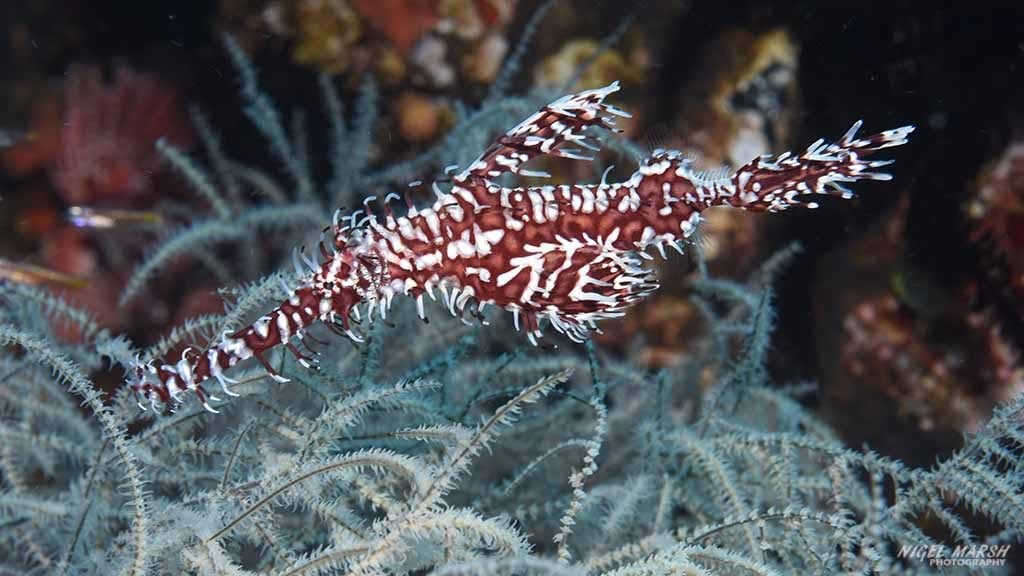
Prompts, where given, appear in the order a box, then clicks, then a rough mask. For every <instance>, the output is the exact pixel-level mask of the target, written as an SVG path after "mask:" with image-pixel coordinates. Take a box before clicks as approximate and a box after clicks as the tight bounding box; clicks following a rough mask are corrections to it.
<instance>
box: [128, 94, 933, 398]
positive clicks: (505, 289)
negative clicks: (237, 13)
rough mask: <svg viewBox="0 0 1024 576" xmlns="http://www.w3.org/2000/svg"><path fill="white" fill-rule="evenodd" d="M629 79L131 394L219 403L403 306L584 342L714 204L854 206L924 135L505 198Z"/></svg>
mask: <svg viewBox="0 0 1024 576" xmlns="http://www.w3.org/2000/svg"><path fill="white" fill-rule="evenodd" d="M616 90H618V83H614V84H611V85H609V86H607V87H605V88H601V89H596V90H589V91H585V92H580V93H577V94H570V95H567V96H565V97H563V98H560V99H559V100H556V101H555V102H552V103H550V104H548V105H547V106H545V107H543V108H542V109H540V110H539V111H538V112H536V113H535V114H533V115H532V116H530V117H529V118H527V119H526V120H524V121H523V122H521V123H520V124H519V125H517V126H516V127H514V128H512V129H511V130H510V131H508V132H507V133H506V134H505V135H503V136H502V137H500V138H499V139H498V140H497V141H496V142H494V143H493V144H492V145H491V146H490V147H489V148H488V149H487V150H486V151H484V153H483V154H481V156H480V157H479V158H478V159H477V160H475V161H474V162H472V163H471V164H470V165H469V166H468V167H467V168H466V169H465V170H463V171H462V172H460V173H458V174H456V175H454V176H453V178H452V185H451V188H450V189H449V190H448V191H442V190H441V189H440V188H438V187H437V186H435V188H434V190H435V194H436V198H435V200H434V202H433V203H432V204H431V205H430V206H427V207H422V208H416V207H415V206H413V205H411V204H410V205H409V207H408V210H407V211H406V212H405V213H404V214H402V215H396V213H395V211H394V210H392V207H391V205H390V202H391V200H392V198H393V197H391V196H389V198H386V199H385V200H384V202H383V203H381V205H380V206H379V207H378V208H377V209H374V208H373V207H372V206H371V204H374V203H375V200H374V199H372V198H371V199H368V200H367V202H366V203H364V208H363V209H361V210H357V211H355V212H353V213H352V214H349V215H346V216H344V217H342V215H341V214H340V213H336V214H335V219H334V223H333V225H332V226H331V227H329V228H328V229H326V230H325V235H324V236H323V237H322V240H321V243H320V249H319V256H318V257H317V258H316V259H315V260H314V259H312V258H310V257H309V256H308V255H306V254H305V253H304V252H295V254H294V262H295V267H296V270H297V272H298V275H299V278H300V280H299V281H298V282H297V283H296V285H295V287H294V288H292V289H290V290H289V292H290V294H289V297H288V299H287V300H286V301H284V302H283V303H282V304H281V305H280V306H279V307H278V308H276V309H275V310H273V311H272V312H270V313H269V314H267V315H265V316H263V317H261V318H259V319H258V320H256V321H255V322H254V323H253V324H251V325H250V326H247V327H245V328H243V329H241V330H239V331H237V332H234V333H225V334H223V335H222V336H221V338H220V340H219V341H217V342H216V343H215V345H214V346H212V347H211V348H209V349H208V350H206V351H204V352H201V353H200V352H194V351H192V350H186V352H185V353H184V354H183V355H182V356H181V358H180V359H179V360H178V361H177V362H175V363H174V364H169V363H168V364H163V365H160V366H159V367H157V366H155V365H153V364H140V365H139V366H137V367H136V370H135V374H134V377H133V379H132V385H133V387H134V388H135V390H136V391H137V392H138V394H139V395H140V397H141V399H145V400H148V402H149V403H150V404H152V405H154V406H156V405H157V403H158V402H166V403H173V402H176V401H178V400H179V398H180V396H181V394H182V393H184V392H185V391H193V392H195V393H196V394H197V395H198V396H199V397H200V399H201V400H202V401H203V402H204V405H206V406H207V408H209V409H211V410H212V408H211V407H210V406H209V404H208V403H207V402H206V397H207V394H206V393H205V391H204V389H203V384H204V383H205V382H206V381H207V380H210V379H216V380H218V381H219V382H220V384H221V386H222V387H223V388H224V390H225V392H226V393H229V394H230V390H229V388H228V384H230V383H231V380H230V379H229V378H227V377H226V376H225V375H224V373H225V372H226V371H227V370H229V369H230V368H231V367H233V366H234V365H236V364H237V363H239V362H241V361H243V360H246V359H248V358H250V357H255V358H257V359H258V360H259V361H260V362H261V363H262V364H263V365H264V367H266V369H267V370H268V372H270V373H271V374H272V375H273V376H274V377H275V378H277V379H279V380H283V378H280V377H279V376H277V375H276V373H275V372H274V370H273V369H272V368H271V366H270V365H269V364H268V363H267V361H266V359H265V358H264V353H265V352H266V351H267V350H269V349H271V348H274V347H276V346H280V345H283V346H286V347H288V348H289V349H290V350H291V351H292V352H293V353H294V354H295V355H296V356H297V357H298V358H299V361H300V363H303V364H308V362H309V358H307V357H306V356H305V355H304V354H303V353H302V352H301V351H300V350H299V349H298V348H297V347H296V346H295V341H296V340H300V339H301V338H302V336H303V332H304V330H305V329H306V328H308V327H309V326H311V325H313V324H315V323H318V322H322V323H324V324H326V325H327V326H328V327H329V328H331V329H332V330H335V331H336V332H338V333H339V334H343V335H345V336H347V337H348V338H350V339H352V340H356V341H359V340H360V336H359V335H358V334H356V333H355V332H353V331H352V327H351V321H352V319H356V320H358V319H360V318H361V317H362V316H366V317H367V318H368V319H369V320H372V319H373V318H374V316H375V315H380V316H381V317H386V315H387V313H388V310H389V309H390V307H391V305H392V302H393V301H394V300H395V298H398V297H409V298H412V299H414V300H415V301H416V304H417V311H418V314H419V315H420V317H421V318H423V319H424V320H425V319H426V316H425V313H424V297H434V298H436V297H438V295H440V298H442V300H443V302H444V304H445V307H446V308H447V309H448V311H450V312H451V313H452V314H454V315H457V316H462V315H463V314H464V313H466V312H467V311H469V312H470V313H471V314H473V315H476V316H480V317H482V312H483V310H484V309H485V308H486V307H487V306H495V307H498V308H503V309H505V310H508V311H510V312H511V313H512V314H513V315H514V317H515V324H516V327H517V329H522V330H525V332H526V335H527V337H528V338H529V339H530V340H531V341H532V342H534V343H536V342H537V340H538V339H539V338H540V337H541V335H542V333H541V327H542V324H544V323H547V324H549V325H550V326H551V327H553V328H554V329H555V330H556V331H558V332H561V333H564V334H566V335H567V336H568V337H569V338H571V339H572V340H574V341H582V340H584V339H585V338H586V337H587V335H588V333H589V332H590V331H591V330H594V329H596V328H597V323H598V322H599V321H601V320H603V319H605V318H612V317H618V316H621V315H623V314H624V311H625V310H626V308H628V307H629V306H631V305H632V304H634V303H636V302H638V301H640V300H642V299H643V298H644V297H646V296H647V295H649V294H650V293H651V292H653V291H654V290H656V289H657V288H658V283H657V280H656V278H655V274H654V272H653V270H651V269H650V268H648V267H645V266H644V261H645V259H649V258H650V254H649V252H650V251H652V249H653V250H654V251H657V252H659V253H661V254H662V255H664V253H665V249H666V248H674V249H677V250H681V244H682V243H683V242H685V241H686V240H687V239H688V238H689V237H690V236H692V235H693V234H694V233H695V232H696V230H697V228H698V226H699V224H700V220H701V213H702V212H703V211H704V210H706V209H708V208H711V207H713V206H732V207H736V208H741V209H745V210H752V211H767V212H780V211H783V210H786V209H788V208H790V207H793V206H800V205H802V206H805V207H809V208H816V207H817V202H816V201H815V200H816V199H817V197H819V196H821V195H830V196H838V197H841V198H850V197H852V195H853V193H852V191H850V190H849V189H847V188H846V187H844V184H845V183H849V182H855V181H859V180H888V179H890V178H891V176H890V175H889V174H887V173H884V172H878V171H877V169H878V168H880V167H882V166H885V165H887V164H890V163H891V161H890V160H873V159H871V156H872V155H873V154H874V153H875V152H877V151H878V150H882V149H885V148H889V147H893V146H899V145H902V144H904V143H906V141H907V137H908V135H909V134H910V132H911V131H912V130H913V127H911V126H906V127H902V128H897V129H894V130H888V131H885V132H881V133H878V134H874V135H870V136H863V137H857V131H858V129H859V128H860V124H861V123H860V122H857V123H856V124H854V125H853V127H852V128H851V129H850V130H849V131H847V133H846V134H844V135H843V137H842V138H841V139H840V140H838V141H837V142H835V143H826V142H825V141H823V140H819V141H817V142H815V143H814V144H812V145H811V146H810V147H808V148H807V150H806V151H805V152H803V153H802V154H799V155H793V154H790V153H788V152H787V153H785V154H782V155H780V156H777V157H770V156H762V157H760V158H756V159H754V160H752V161H750V162H748V163H747V164H745V165H743V166H741V167H739V168H738V169H737V170H735V171H733V172H732V173H730V174H724V175H723V174H719V175H711V174H709V173H704V172H699V171H697V170H695V169H694V168H693V167H692V164H691V161H690V160H689V159H687V158H686V157H685V156H684V155H683V154H681V153H679V152H677V151H673V150H655V151H654V152H653V153H652V154H651V155H650V156H649V157H648V158H646V159H645V160H644V161H643V162H642V163H641V165H640V166H639V168H638V169H637V170H636V172H634V173H633V175H632V176H631V177H630V178H628V179H626V180H624V181H621V182H607V181H605V179H602V181H601V182H600V183H599V184H573V185H564V184H563V185H557V186H529V187H507V186H502V185H501V184H499V178H501V177H502V176H504V175H505V174H510V173H511V174H518V175H524V176H542V175H544V174H540V173H536V172H531V171H528V170H526V169H525V168H524V165H525V164H526V163H527V162H528V161H529V160H531V159H532V158H535V157H537V156H541V155H549V156H557V157H563V158H572V159H578V160H590V159H591V158H590V157H588V156H586V155H585V154H584V152H583V150H585V149H590V150H596V149H597V146H596V143H595V142H593V141H592V140H591V136H590V133H589V129H590V128H593V127H597V128H603V129H609V130H615V120H616V117H628V114H626V113H625V112H623V111H621V110H618V109H617V108H615V107H614V106H611V105H609V104H607V103H605V99H606V98H607V97H608V96H609V95H610V94H611V93H613V92H615V91H616Z"/></svg>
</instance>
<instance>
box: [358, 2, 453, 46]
mask: <svg viewBox="0 0 1024 576" xmlns="http://www.w3.org/2000/svg"><path fill="white" fill-rule="evenodd" d="M440 4H441V3H440V1H439V0H352V7H353V8H355V9H356V11H357V12H359V14H360V15H361V16H362V17H363V18H364V19H365V20H366V21H367V22H368V23H369V24H370V26H372V27H373V28H375V29H376V30H378V31H379V32H381V33H382V34H384V36H385V37H387V39H388V40H389V41H390V42H391V43H392V44H393V45H394V46H395V48H397V49H398V50H399V51H400V52H402V53H403V54H408V53H409V51H410V50H411V49H412V47H413V45H414V44H415V43H416V41H417V40H419V39H420V37H421V36H423V33H424V32H426V31H427V30H430V29H431V28H433V27H434V26H435V25H436V24H437V23H438V21H439V20H440V13H439V9H440Z"/></svg>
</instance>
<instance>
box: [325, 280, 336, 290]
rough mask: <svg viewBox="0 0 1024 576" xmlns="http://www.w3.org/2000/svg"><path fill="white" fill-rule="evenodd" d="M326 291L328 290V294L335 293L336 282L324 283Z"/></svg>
mask: <svg viewBox="0 0 1024 576" xmlns="http://www.w3.org/2000/svg"><path fill="white" fill-rule="evenodd" d="M324 289H325V290H327V291H328V292H331V291H333V290H334V282H324Z"/></svg>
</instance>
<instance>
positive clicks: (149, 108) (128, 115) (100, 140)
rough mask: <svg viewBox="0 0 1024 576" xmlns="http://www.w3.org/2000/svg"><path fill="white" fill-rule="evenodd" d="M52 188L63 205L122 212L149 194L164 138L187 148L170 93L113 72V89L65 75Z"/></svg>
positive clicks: (79, 73) (144, 77)
mask: <svg viewBox="0 0 1024 576" xmlns="http://www.w3.org/2000/svg"><path fill="white" fill-rule="evenodd" d="M64 100H65V104H64V125H63V128H62V130H61V134H60V144H59V149H58V152H57V159H56V166H55V167H54V169H53V180H54V183H55V184H56V186H57V189H58V191H59V193H60V195H61V197H62V198H63V199H64V200H65V201H66V202H68V203H70V204H94V203H98V202H101V203H102V202H106V203H113V204H118V205H122V206H123V205H124V204H126V203H131V201H132V200H137V199H138V198H140V197H145V196H147V195H148V194H149V193H150V192H151V185H150V175H151V174H152V173H153V172H154V171H155V170H156V169H157V168H158V167H159V157H158V156H157V154H156V152H155V150H154V144H155V142H156V141H157V140H159V139H161V138H164V139H166V140H167V141H168V142H169V143H171V144H174V145H176V146H179V147H187V146H188V145H189V144H190V143H191V141H192V133H191V131H190V130H189V128H188V122H187V119H186V116H185V113H184V111H183V110H182V107H181V104H180V101H179V97H178V93H177V92H176V90H175V89H174V88H172V87H170V86H168V85H167V84H166V83H164V82H163V81H161V80H160V79H158V78H156V77H155V76H152V75H149V74H144V73H139V72H135V71H132V70H130V69H128V68H125V67H119V68H117V70H116V71H115V73H114V81H113V83H110V84H108V83H106V82H104V80H103V77H102V75H101V73H100V71H99V70H97V69H96V68H91V67H82V68H75V69H73V70H72V71H71V72H70V74H69V76H68V79H67V86H66V91H65V98H64Z"/></svg>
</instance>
